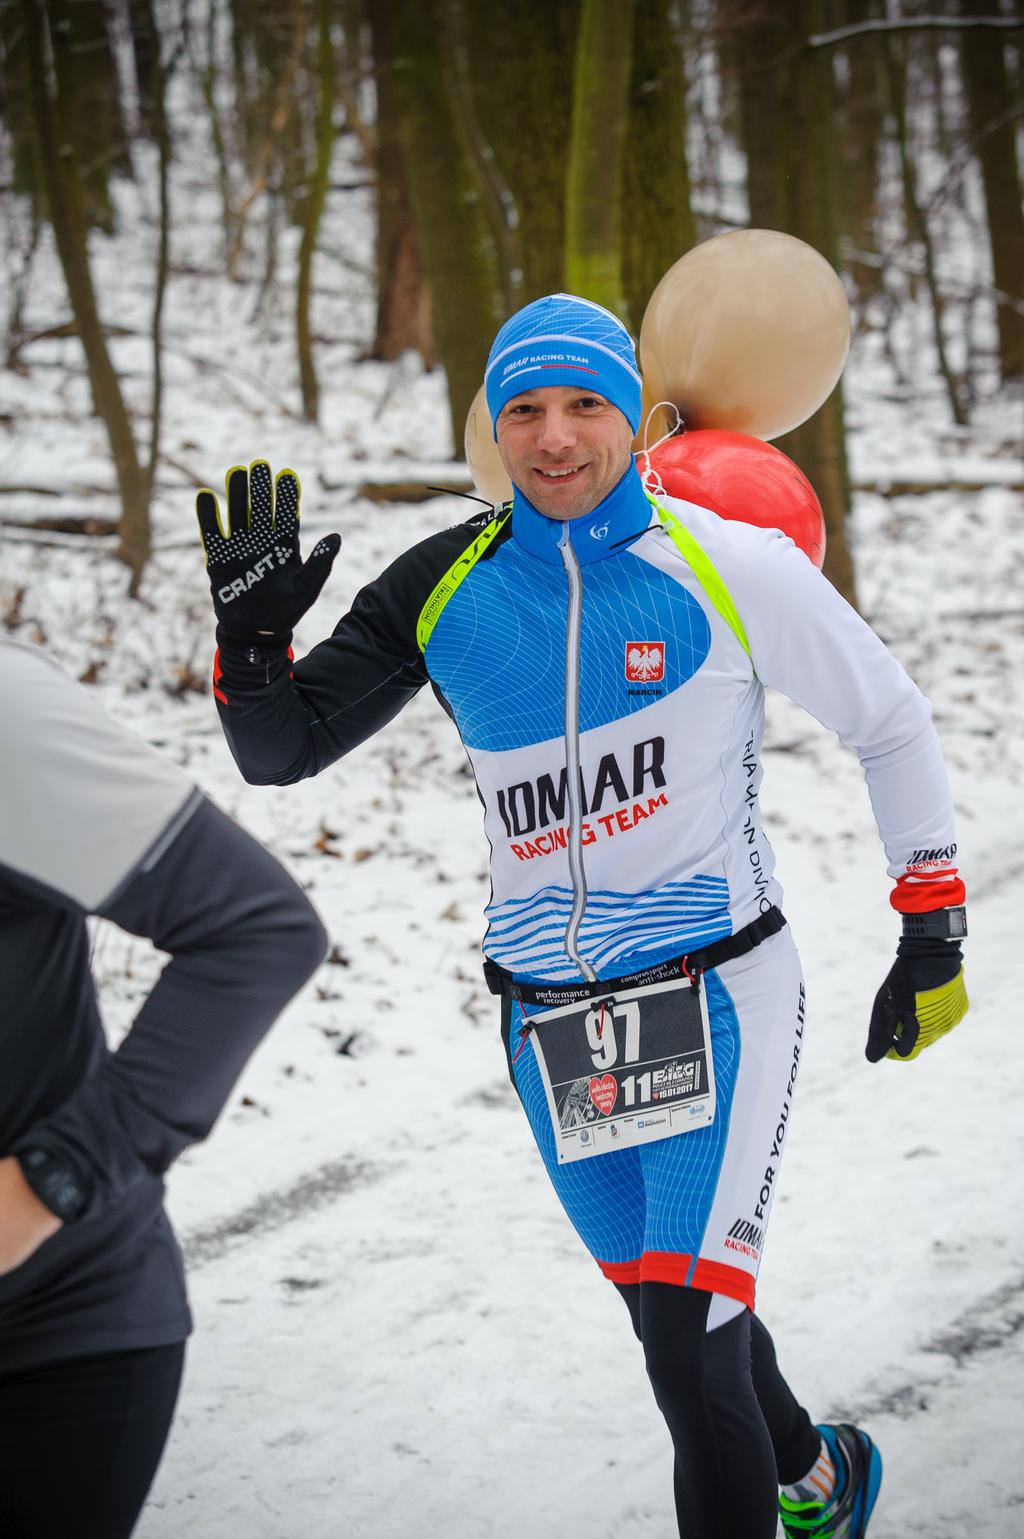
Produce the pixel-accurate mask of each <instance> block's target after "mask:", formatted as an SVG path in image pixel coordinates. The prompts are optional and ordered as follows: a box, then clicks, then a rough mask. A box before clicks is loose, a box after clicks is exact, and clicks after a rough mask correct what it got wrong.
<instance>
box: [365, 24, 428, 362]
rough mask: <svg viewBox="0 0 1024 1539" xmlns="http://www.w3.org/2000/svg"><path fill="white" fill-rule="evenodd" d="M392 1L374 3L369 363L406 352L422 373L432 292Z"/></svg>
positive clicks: (425, 358)
mask: <svg viewBox="0 0 1024 1539" xmlns="http://www.w3.org/2000/svg"><path fill="white" fill-rule="evenodd" d="M390 9H391V7H390V3H389V0H370V5H369V19H370V33H371V37H372V40H373V72H374V80H375V82H376V88H377V136H376V137H377V146H376V155H375V169H376V193H377V250H376V260H377V321H376V326H375V328H374V339H373V346H372V348H371V349H370V353H369V356H370V357H371V358H379V359H381V360H383V361H387V360H389V359H392V358H397V357H398V356H399V355H400V354H401V353H403V352H405V350H406V348H412V349H413V350H414V351H415V352H417V353H419V355H420V357H421V358H422V360H423V364H424V367H425V368H427V369H432V368H433V367H434V366H435V364H436V363H437V352H436V349H435V347H434V336H433V330H432V327H431V312H430V289H429V287H428V285H427V280H426V276H425V274H424V271H423V258H422V255H421V253H420V243H419V235H418V233H417V230H416V220H415V217H414V215H413V208H412V196H411V194H410V191H409V182H408V178H407V176H406V171H405V159H404V156H403V154H402V144H401V138H400V134H399V123H398V114H397V110H396V106H395V92H394V82H393V80H392V73H391V50H392V42H391V23H390V16H389V12H390Z"/></svg>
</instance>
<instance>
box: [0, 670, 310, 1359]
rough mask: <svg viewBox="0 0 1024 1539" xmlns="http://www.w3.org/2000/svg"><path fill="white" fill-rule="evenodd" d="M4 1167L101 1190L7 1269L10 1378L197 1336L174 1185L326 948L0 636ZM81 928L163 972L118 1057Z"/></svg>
mask: <svg viewBox="0 0 1024 1539" xmlns="http://www.w3.org/2000/svg"><path fill="white" fill-rule="evenodd" d="M0 737H2V751H0V1156H4V1155H10V1154H14V1155H17V1154H19V1152H21V1153H24V1152H25V1151H27V1150H29V1149H41V1150H44V1151H46V1152H48V1153H50V1154H52V1155H54V1156H56V1157H57V1158H59V1159H60V1160H61V1161H63V1162H64V1163H66V1164H68V1165H70V1166H71V1167H72V1168H73V1169H74V1171H75V1172H76V1175H77V1176H78V1177H79V1178H80V1182H81V1184H82V1186H83V1188H84V1190H85V1192H86V1193H87V1204H86V1207H85V1210H84V1212H83V1213H82V1215H81V1217H80V1218H78V1219H77V1220H76V1221H75V1222H74V1223H70V1224H66V1225H65V1226H64V1227H63V1228H62V1229H61V1230H60V1231H59V1232H58V1233H57V1234H56V1235H54V1236H53V1238H52V1239H50V1240H48V1241H46V1243H45V1244H43V1245H42V1246H41V1247H40V1249H39V1250H38V1251H37V1252H36V1253H35V1255H33V1256H32V1257H31V1258H30V1259H29V1260H28V1261H27V1262H26V1263H25V1264H24V1265H23V1266H21V1267H19V1268H17V1269H16V1270H15V1271H14V1272H11V1273H9V1274H8V1275H7V1276H4V1277H0V1373H3V1372H10V1371H13V1370H15V1369H18V1368H23V1367H26V1366H30V1365H32V1364H35V1363H39V1362H43V1361H48V1360H53V1359H57V1358H63V1357H71V1356H78V1355H81V1354H85V1353H91V1352H107V1351H115V1350H128V1349H131V1348H136V1347H144V1346H157V1345H161V1344H165V1343H168V1342H173V1341H179V1340H181V1339H182V1338H183V1337H184V1336H186V1335H187V1334H188V1331H189V1328H190V1321H189V1314H188V1305H187V1301H186V1296H185V1285H184V1276H183V1271H182V1265H181V1258H180V1255H179V1252H178V1247H177V1245H176V1243H175V1240H174V1236H173V1234H172V1232H171V1228H170V1224H169V1222H168V1220H167V1217H166V1214H165V1213H164V1210H163V1179H162V1178H163V1174H164V1172H165V1171H166V1169H167V1168H168V1166H169V1165H170V1164H171V1162H172V1161H173V1160H174V1159H175V1158H176V1156H177V1155H178V1154H179V1153H180V1152H181V1150H182V1149H184V1148H185V1147H186V1146H187V1145H188V1144H190V1143H193V1142H195V1141H197V1140H199V1139H202V1138H204V1137H205V1136H206V1134H207V1133H208V1132H209V1131H210V1128H211V1127H212V1125H213V1123H214V1121H215V1119H216V1117H217V1115H218V1113H219V1111H220V1109H221V1107H222V1106H223V1104H224V1102H225V1100H226V1098H227V1096H228V1094H229V1092H230V1089H231V1086H232V1085H233V1083H234V1081H235V1079H236V1077H237V1075H238V1074H239V1072H240V1070H241V1068H242V1066H243V1064H244V1063H245V1061H246V1059H247V1058H248V1056H249V1054H250V1053H251V1052H252V1050H253V1048H254V1047H255V1046H256V1044H257V1043H258V1042H259V1040H260V1038H261V1037H262V1036H263V1034H264V1032H265V1031H266V1030H267V1028H268V1027H269V1026H270V1024H271V1023H272V1021H273V1020H274V1018H275V1017H276V1016H277V1014H278V1013H279V1012H280V1010H281V1009H282V1008H283V1006H284V1005H285V1004H286V1003H287V1001H288V1000H289V999H290V998H291V997H292V995H293V994H294V993H295V992H296V990H297V989H298V988H299V987H300V986H301V984H302V983H303V982H304V981H305V980H306V978H307V977H308V976H309V974H310V973H311V972H312V970H313V969H314V967H315V966H316V965H317V963H318V962H319V961H320V959H321V958H322V956H323V951H324V944H325V937H324V933H323V929H322V927H321V925H320V923H319V921H318V919H317V917H316V915H315V913H314V911H313V910H312V908H311V906H310V904H309V903H308V901H307V899H306V898H305V897H304V896H303V894H302V892H301V891H300V889H299V888H298V887H297V886H296V884H295V883H294V882H293V881H292V880H291V878H290V877H289V876H288V875H287V874H286V873H285V872H284V871H283V870H282V868H281V867H280V866H279V865H278V863H277V862H276V861H275V860H274V859H273V858H272V857H271V856H270V855H268V854H267V853H266V851H265V850H263V849H262V848H261V847H260V845H258V844H257V843H256V842H255V841H254V840H253V839H251V838H250V837H249V836H248V835H247V834H245V833H243V832H242V830H241V829H240V828H238V826H237V825H236V824H235V823H233V822H232V821H231V820H230V819H229V818H227V817H225V816H224V815H223V814H222V813H221V812H219V811H218V810H217V809H216V808H215V807H214V806H213V805H212V803H210V802H209V801H207V800H206V798H205V797H204V796H203V795H202V794H201V793H200V792H199V791H198V790H197V789H196V787H195V786H194V785H193V784H192V783H191V781H190V780H189V779H188V777H187V776H185V775H184V774H183V773H182V772H181V771H180V770H179V769H177V768H176V767H175V766H174V765H172V764H170V763H168V762H167V761H166V760H164V759H163V758H161V757H160V756H159V755H158V754H157V753H156V752H154V751H153V750H152V749H150V748H149V747H147V746H146V745H145V744H144V743H142V742H140V741H139V740H138V739H137V738H135V737H133V736H132V735H131V734H129V733H127V732H126V731H125V730H124V729H123V728H121V727H120V726H118V724H117V723H116V722H115V721H113V720H112V719H111V718H110V717H109V716H108V715H106V713H105V712H103V711H102V710H101V709H100V708H99V707H98V706H97V705H96V704H95V703H94V701H93V700H92V699H91V697H90V696H89V694H88V692H87V691H86V690H85V689H83V688H81V687H80V686H78V685H76V684H74V683H73V682H72V681H71V680H70V679H69V678H68V677H67V676H66V675H65V674H64V673H63V672H62V670H61V669H60V668H59V667H58V666H57V665H56V664H55V663H54V662H52V661H51V660H50V659H49V658H48V657H47V656H46V655H45V654H44V653H42V652H39V651H37V650H36V649H35V648H31V647H25V646H22V645H20V644H18V643H16V642H11V641H7V640H0ZM87 915H102V916H103V917H105V918H107V919H110V920H113V921H114V923H116V924H118V925H119V926H121V928H123V929H125V930H128V931H130V932H132V933H133V934H136V935H142V936H147V937H149V938H150V939H152V941H153V942H154V944H155V945H156V946H158V947H159V948H160V949H161V950H163V951H165V952H167V953H169V955H170V962H169V963H168V965H167V967H166V968H165V969H164V971H163V973H162V974H161V976H160V978H159V980H158V982H157V983H156V985H155V987H154V988H153V990H152V992H151V993H150V995H149V997H148V999H147V1000H146V1002H145V1004H144V1005H143V1007H142V1009H141V1011H140V1012H139V1014H138V1016H137V1018H136V1020H135V1022H134V1024H133V1025H132V1028H131V1030H130V1031H129V1032H128V1034H127V1036H126V1037H125V1039H124V1041H123V1042H122V1044H121V1046H120V1047H119V1049H118V1050H117V1051H116V1052H111V1051H110V1050H109V1049H108V1047H107V1044H106V1041H105V1037H104V1033H103V1028H102V1023H101V1020H100V1015H99V1009H98V1006H97V1001H96V994H95V990H94V987H93V980H92V975H91V972H90V967H89V939H88V933H87V929H86V923H85V921H86V916H87Z"/></svg>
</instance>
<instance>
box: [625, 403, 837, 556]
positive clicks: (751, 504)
mask: <svg viewBox="0 0 1024 1539" xmlns="http://www.w3.org/2000/svg"><path fill="white" fill-rule="evenodd" d="M648 459H649V460H650V464H651V469H652V470H654V471H656V472H657V475H658V479H659V480H660V481H661V484H662V486H663V487H664V489H665V492H666V494H667V495H668V496H669V497H682V498H684V499H685V501H687V502H695V503H697V504H698V506H699V507H702V508H710V509H711V510H712V512H714V513H718V514H719V515H720V516H721V517H722V518H734V519H737V520H739V522H740V523H744V524H756V525H757V526H758V528H760V529H781V530H782V532H783V534H788V535H789V537H790V539H791V540H792V541H793V542H794V543H795V544H796V545H799V547H800V549H801V550H802V551H803V552H804V554H805V555H807V556H809V557H810V558H811V560H812V561H813V562H814V565H815V566H816V567H818V568H819V570H820V568H821V565H822V563H823V561H824V560H825V515H824V514H823V513H822V511H821V503H820V502H819V501H818V499H817V496H816V495H815V491H814V487H813V486H812V485H811V483H810V481H808V479H807V477H806V476H805V475H804V473H803V471H802V470H801V469H800V468H799V466H797V465H794V463H793V461H792V460H791V459H790V458H789V457H788V455H785V454H783V452H782V450H781V449H776V448H775V446H774V445H773V444H768V443H765V442H764V440H763V439H760V438H751V437H750V436H749V435H748V434H746V433H727V432H725V431H720V430H718V429H717V428H704V429H697V430H695V431H693V432H687V433H683V434H682V435H681V436H680V437H679V438H670V439H669V440H668V442H667V443H663V444H659V445H658V447H657V448H656V449H652V450H651V451H650V454H649V455H648V454H638V455H637V465H638V466H639V468H640V473H641V475H642V474H643V472H644V471H645V470H646V468H647V461H648Z"/></svg>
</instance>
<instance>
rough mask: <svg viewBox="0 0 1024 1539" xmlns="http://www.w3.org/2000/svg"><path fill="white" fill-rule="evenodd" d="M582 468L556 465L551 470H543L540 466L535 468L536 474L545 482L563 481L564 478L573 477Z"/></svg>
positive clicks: (580, 466) (579, 466)
mask: <svg viewBox="0 0 1024 1539" xmlns="http://www.w3.org/2000/svg"><path fill="white" fill-rule="evenodd" d="M583 468H584V467H583V466H582V465H558V466H556V467H555V468H554V469H552V470H544V469H542V468H541V466H540V465H538V466H537V467H536V469H537V474H538V475H540V476H543V477H544V479H545V480H546V481H561V480H564V479H565V477H566V476H574V475H575V474H576V472H577V471H578V470H582V469H583Z"/></svg>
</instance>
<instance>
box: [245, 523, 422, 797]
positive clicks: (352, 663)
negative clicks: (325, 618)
mask: <svg viewBox="0 0 1024 1539" xmlns="http://www.w3.org/2000/svg"><path fill="white" fill-rule="evenodd" d="M450 544H451V540H450V538H447V537H438V536H435V537H433V538H431V539H430V540H427V541H424V542H423V543H421V544H420V545H418V546H415V547H413V549H412V550H410V551H407V552H406V553H405V554H404V555H403V556H400V557H399V559H398V560H397V561H396V562H394V563H393V565H392V566H390V567H389V568H388V569H387V571H386V572H384V573H383V574H382V575H381V576H380V577H379V578H377V580H376V581H375V582H372V583H370V584H368V586H367V587H365V588H363V589H362V590H361V591H360V592H359V593H358V594H357V596H356V599H355V602H354V603H353V605H352V608H351V609H350V611H349V612H348V614H347V615H345V616H344V617H343V618H342V619H341V620H340V621H339V623H338V625H337V626H336V627H335V629H334V633H333V634H332V635H331V636H329V637H328V638H327V640H325V641H322V642H320V644H319V645H318V646H315V647H314V648H313V650H312V651H311V652H309V653H308V654H307V655H306V656H305V657H303V658H301V659H300V660H299V661H298V662H294V663H293V662H292V659H291V653H290V651H289V650H287V649H286V644H285V643H277V644H275V643H274V642H273V641H271V640H270V638H267V637H262V636H253V637H251V638H249V639H248V640H247V641H245V642H241V641H239V640H238V639H237V637H236V638H234V639H232V638H231V637H230V636H228V635H226V634H225V633H224V631H223V630H222V629H221V628H218V632H217V641H218V652H217V660H216V663H215V666H214V697H215V699H216V701H217V710H218V712H219V715H220V720H221V726H222V727H223V729H224V736H225V737H226V738H227V742H228V747H229V748H230V749H231V753H232V755H233V757H234V760H235V763H236V764H237V765H238V768H239V769H240V770H241V772H242V774H243V776H244V777H245V779H246V780H248V781H249V782H250V783H251V784H253V785H290V784H292V783H293V782H295V781H297V780H303V779H305V778H306V777H307V776H309V775H316V774H319V772H320V770H322V769H325V768H326V767H327V766H328V765H329V764H333V763H334V761H335V760H336V759H340V758H341V757H342V755H344V754H346V753H349V752H351V750H352V749H353V748H356V747H358V746H359V744H360V743H363V742H365V741H366V739H367V738H369V737H372V736H373V734H374V733H375V732H378V731H379V730H380V728H381V727H383V726H386V725H387V723H388V722H389V721H391V720H392V718H393V717H395V716H397V714H398V712H399V711H400V710H401V709H402V707H403V706H404V705H407V704H408V702H409V701H410V700H411V699H412V697H413V696H414V695H415V694H416V692H417V691H418V690H419V689H420V688H422V686H423V685H424V684H425V683H426V682H427V677H428V675H427V671H426V667H425V666H424V662H423V656H422V654H421V652H420V650H419V648H418V646H417V644H416V620H417V617H418V615H419V612H420V609H421V608H422V605H423V603H424V601H425V599H426V597H427V595H428V594H429V593H430V591H431V588H432V587H433V585H434V583H435V582H436V580H437V573H438V566H439V562H445V561H447V560H448V559H449V556H448V547H449V545H450ZM442 569H443V568H442Z"/></svg>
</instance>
